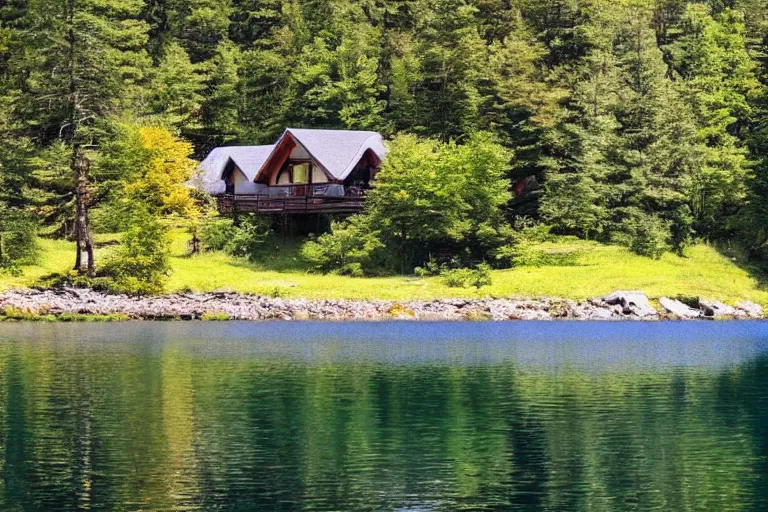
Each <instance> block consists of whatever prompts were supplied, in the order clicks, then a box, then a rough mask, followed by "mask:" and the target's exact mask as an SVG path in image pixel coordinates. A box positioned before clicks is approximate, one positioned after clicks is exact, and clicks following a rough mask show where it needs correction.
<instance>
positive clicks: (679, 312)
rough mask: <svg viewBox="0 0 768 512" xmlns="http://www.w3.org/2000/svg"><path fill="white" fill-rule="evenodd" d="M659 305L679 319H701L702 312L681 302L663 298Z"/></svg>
mask: <svg viewBox="0 0 768 512" xmlns="http://www.w3.org/2000/svg"><path fill="white" fill-rule="evenodd" d="M659 304H661V306H662V307H663V308H664V309H665V310H666V311H667V312H668V313H672V314H673V315H675V316H677V317H679V318H699V317H700V316H701V311H699V310H698V309H693V308H692V307H690V306H688V305H687V304H683V303H682V302H680V301H679V300H672V299H668V298H667V297H662V298H660V299H659Z"/></svg>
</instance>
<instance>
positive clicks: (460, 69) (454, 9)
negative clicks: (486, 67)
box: [413, 0, 486, 139]
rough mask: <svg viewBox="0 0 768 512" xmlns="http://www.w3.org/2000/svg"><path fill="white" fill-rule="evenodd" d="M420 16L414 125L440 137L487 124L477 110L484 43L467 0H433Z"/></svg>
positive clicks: (474, 13) (467, 131)
mask: <svg viewBox="0 0 768 512" xmlns="http://www.w3.org/2000/svg"><path fill="white" fill-rule="evenodd" d="M428 5H429V7H430V10H429V12H427V13H425V14H424V15H423V16H422V17H421V19H420V20H418V22H417V25H416V28H415V32H416V48H417V52H418V53H419V55H420V60H421V66H420V68H421V69H420V74H421V80H420V83H419V84H418V87H417V88H416V91H415V101H416V106H417V108H418V119H419V121H420V123H419V125H418V126H417V127H413V128H416V129H417V130H419V131H422V132H424V133H426V134H429V135H436V136H440V137H443V138H446V139H448V138H455V137H461V136H463V135H465V134H467V133H471V132H473V131H477V130H479V129H481V128H484V127H485V123H484V122H483V120H482V118H481V116H480V106H481V104H482V103H483V97H482V96H481V93H480V90H479V89H480V88H479V82H480V77H481V70H482V68H483V63H484V62H486V48H485V44H484V42H483V39H482V37H481V36H480V27H479V24H478V21H477V19H476V18H475V15H476V11H477V9H476V8H475V7H473V6H471V5H469V4H468V3H467V2H466V0H433V1H431V2H430V3H429V4H428Z"/></svg>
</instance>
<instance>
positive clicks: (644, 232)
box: [613, 215, 671, 259]
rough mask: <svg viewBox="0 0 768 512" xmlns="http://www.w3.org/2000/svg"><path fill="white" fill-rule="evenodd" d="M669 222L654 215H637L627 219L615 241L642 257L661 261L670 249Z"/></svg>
mask: <svg viewBox="0 0 768 512" xmlns="http://www.w3.org/2000/svg"><path fill="white" fill-rule="evenodd" d="M670 236H671V234H670V226H669V222H668V221H665V220H663V219H660V218H659V217H656V216H653V215H636V216H633V217H631V218H629V219H627V220H626V221H625V223H624V225H623V227H622V231H621V232H620V233H617V234H616V235H614V237H613V239H614V241H616V242H618V243H620V244H622V245H625V246H627V247H628V248H629V250H631V251H632V252H634V253H635V254H639V255H640V256H647V257H649V258H653V259H659V258H661V256H662V255H663V254H664V253H665V252H666V251H668V250H669V249H670V244H669V242H670Z"/></svg>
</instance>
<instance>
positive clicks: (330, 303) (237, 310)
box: [0, 288, 763, 321]
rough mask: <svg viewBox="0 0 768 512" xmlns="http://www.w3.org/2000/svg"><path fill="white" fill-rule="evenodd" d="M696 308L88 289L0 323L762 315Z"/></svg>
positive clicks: (641, 301) (27, 303)
mask: <svg viewBox="0 0 768 512" xmlns="http://www.w3.org/2000/svg"><path fill="white" fill-rule="evenodd" d="M697 302H698V304H695V305H696V306H697V307H691V306H690V305H688V304H684V303H682V302H680V301H678V300H675V299H669V298H666V297H664V298H661V299H659V304H660V310H657V309H656V308H654V307H653V306H652V305H651V303H650V302H649V300H648V298H647V297H646V296H645V295H644V294H643V293H642V292H634V291H632V292H615V293H612V294H610V295H607V296H605V297H600V298H595V299H590V300H587V301H584V302H576V301H572V300H565V299H554V298H542V299H491V298H484V299H436V300H427V301H387V300H370V301H369V300H365V301H362V300H310V299H281V298H270V297H262V296H255V295H246V294H239V293H230V292H220V293H219V292H214V293H178V294H171V295H162V296H154V297H131V296H127V295H110V294H106V293H102V292H98V291H94V290H88V289H74V288H62V289H52V290H38V289H24V290H10V291H6V292H4V293H1V294H0V317H2V316H4V315H5V316H6V317H8V318H14V317H16V318H18V317H22V318H24V316H21V315H26V316H35V315H38V316H48V317H51V318H56V317H62V318H64V317H65V316H67V315H95V316H109V315H120V316H122V317H127V318H130V319H136V320H168V319H178V320H197V319H213V320H230V319H231V320H252V321H264V320H336V321H339V320H348V321H384V320H432V321H436V320H443V321H445V320H448V321H458V320H495V321H505V320H584V321H588V320H647V321H657V320H664V319H759V318H763V308H762V307H761V306H759V305H758V304H755V303H752V302H749V301H745V302H742V303H740V304H738V305H736V306H728V305H726V304H723V303H721V302H716V301H707V300H704V299H701V300H698V301H697Z"/></svg>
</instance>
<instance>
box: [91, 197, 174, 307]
mask: <svg viewBox="0 0 768 512" xmlns="http://www.w3.org/2000/svg"><path fill="white" fill-rule="evenodd" d="M168 252H169V240H168V234H167V232H166V230H165V228H164V227H163V225H162V224H160V222H158V220H157V219H156V218H154V217H153V216H152V215H150V214H149V213H148V212H146V211H144V210H138V211H137V212H135V213H134V214H133V215H132V217H131V220H130V226H129V228H128V231H126V232H125V235H124V236H123V240H122V243H121V244H120V247H119V248H118V250H117V251H116V252H115V253H113V254H112V255H111V256H110V257H109V258H108V259H107V261H106V263H105V265H104V269H103V273H104V274H105V275H107V276H109V277H111V278H112V280H113V282H112V283H111V284H110V283H106V286H107V287H108V288H110V291H115V292H117V291H119V292H126V293H131V294H137V295H145V294H153V293H159V292H160V291H162V289H163V286H164V285H165V281H166V279H167V277H168V274H169V273H170V268H171V267H170V261H169V258H168Z"/></svg>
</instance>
